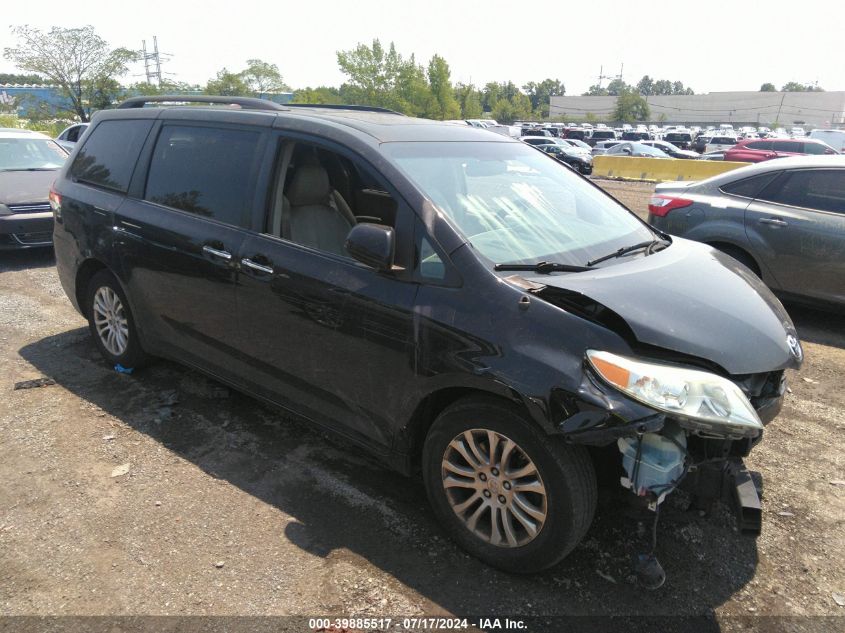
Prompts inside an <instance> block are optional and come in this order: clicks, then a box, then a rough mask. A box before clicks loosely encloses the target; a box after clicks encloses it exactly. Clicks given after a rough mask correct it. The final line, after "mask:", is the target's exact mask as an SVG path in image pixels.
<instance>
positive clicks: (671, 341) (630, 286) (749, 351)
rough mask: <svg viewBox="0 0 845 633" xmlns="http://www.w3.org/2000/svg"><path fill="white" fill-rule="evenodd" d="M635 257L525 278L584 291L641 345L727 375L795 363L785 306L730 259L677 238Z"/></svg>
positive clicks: (748, 272) (797, 363)
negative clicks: (710, 365) (592, 267)
mask: <svg viewBox="0 0 845 633" xmlns="http://www.w3.org/2000/svg"><path fill="white" fill-rule="evenodd" d="M634 257H635V258H631V259H629V258H627V257H626V258H624V259H623V260H622V261H620V262H618V263H613V262H609V264H610V265H607V266H605V267H604V268H601V269H597V270H596V271H595V272H593V271H587V272H581V273H553V274H551V275H531V276H526V277H525V278H526V279H528V280H529V281H531V282H534V283H537V284H543V285H545V286H553V287H557V288H562V289H565V290H568V291H574V292H577V293H580V294H582V295H585V296H586V297H589V298H591V299H592V300H594V301H597V302H599V303H601V304H602V305H604V306H606V307H607V308H609V309H610V310H613V311H614V312H616V313H617V314H618V315H619V316H621V317H622V318H623V319H624V320H625V321H626V322H627V324H628V325H629V326H630V328H631V330H632V331H633V333H634V336H636V338H637V340H638V341H640V342H641V343H646V344H649V345H654V346H658V347H662V348H664V349H669V350H673V351H676V352H681V353H683V354H688V355H691V356H696V357H699V358H704V359H707V360H709V361H712V362H714V363H716V364H718V365H719V366H721V367H723V368H724V369H725V370H726V371H728V372H729V373H730V374H734V375H737V374H752V373H761V372H769V371H774V370H777V369H782V368H785V367H797V366H798V365H800V359H799V358H797V357H796V355H795V354H794V353H793V352H792V351H791V349H790V346H789V344H788V343H787V336H788V335H792V336H795V338H796V340H797V334H796V332H795V326H794V325H793V324H792V321H791V319H790V318H789V315H788V314H787V313H786V310H784V308H783V306H782V305H781V303H780V301H778V300H777V298H776V297H775V296H774V295H773V294H772V293H771V291H770V290H769V289H768V288H766V286H765V285H763V283H762V282H761V281H760V280H759V279H758V278H757V277H756V276H755V275H754V274H753V273H751V272H750V271H749V270H747V269H746V268H745V267H744V266H742V265H741V264H739V263H738V262H737V261H736V260H734V259H733V258H731V257H729V256H728V255H725V254H724V253H722V252H720V251H717V250H715V249H713V248H711V247H710V246H707V245H705V244H699V243H698V242H691V241H689V240H684V239H680V238H673V243H672V245H671V246H670V247H669V248H666V249H664V250H662V251H659V252H657V253H655V254H653V255H649V256H647V257H643V256H642V254H641V252H640V253H638V254H636V255H635V256H634ZM623 262H624V263H623Z"/></svg>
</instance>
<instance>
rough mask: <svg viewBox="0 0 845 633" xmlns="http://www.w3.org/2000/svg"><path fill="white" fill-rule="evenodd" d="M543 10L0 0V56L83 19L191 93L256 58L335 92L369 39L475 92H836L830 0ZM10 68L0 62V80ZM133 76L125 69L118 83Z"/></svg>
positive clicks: (612, 3)
mask: <svg viewBox="0 0 845 633" xmlns="http://www.w3.org/2000/svg"><path fill="white" fill-rule="evenodd" d="M547 4H548V8H544V3H537V2H532V3H529V4H528V5H520V4H519V3H515V2H512V1H509V2H504V1H501V0H486V1H485V2H483V3H481V2H461V1H460V0H451V1H448V0H393V1H384V0H351V1H350V0H342V1H338V0H319V1H316V2H307V1H306V2H303V1H302V0H298V1H297V2H288V1H285V0H276V1H275V2H265V1H264V0H248V1H247V2H243V1H242V2H233V1H232V0H228V1H225V2H221V1H218V0H203V2H182V1H181V0H169V1H166V2H165V1H161V0H146V2H144V3H131V4H130V3H123V2H116V3H114V4H113V6H112V5H110V4H107V3H103V2H102V0H97V1H96V2H94V1H90V0H75V1H74V2H73V6H72V8H69V5H68V4H67V2H66V1H65V0H63V1H62V2H58V1H57V0H41V1H40V2H38V3H37V4H36V5H30V4H29V3H28V2H14V1H13V0H7V1H6V2H4V7H3V11H2V20H3V22H5V24H3V23H0V51H2V49H4V48H6V47H9V46H14V45H15V44H16V40H15V38H14V37H13V36H12V34H11V32H10V27H11V26H13V25H21V24H29V25H31V26H35V27H38V28H40V29H43V30H45V31H46V30H49V28H50V27H52V26H61V27H70V26H83V25H85V24H91V25H92V26H93V27H94V28H95V30H96V31H97V33H98V34H99V35H100V36H101V37H103V38H104V39H105V40H106V41H107V42H108V43H109V44H110V45H111V46H113V47H118V46H122V47H126V48H131V49H140V48H141V41H142V40H147V46H148V47H149V48H151V47H152V39H153V36H154V35H155V36H157V37H158V43H159V50H161V51H162V52H164V53H169V54H170V56H169V58H168V61H166V63H165V64H164V65H163V67H162V71H163V72H164V73H166V74H165V76H166V77H169V78H171V79H173V80H175V81H185V82H188V83H199V84H203V85H204V84H205V83H206V81H208V79H209V78H211V77H213V76H214V75H215V74H216V73H217V71H218V70H220V69H221V68H223V67H226V68H228V69H229V70H230V71H235V72H237V71H240V70H242V69H243V68H244V66H245V64H246V60H247V59H251V58H258V59H263V60H265V61H268V62H271V63H274V64H276V65H277V66H278V67H279V69H280V71H281V73H282V75H283V76H284V79H285V81H286V82H287V83H288V84H289V85H291V86H293V87H294V88H303V87H306V86H310V87H315V86H318V85H330V86H339V85H340V84H341V83H342V82H343V81H344V75H343V74H342V73H341V72H340V70H339V69H338V65H337V57H336V52H337V51H339V50H348V49H352V48H354V47H355V46H356V45H357V44H358V43H362V42H363V43H367V44H370V43H371V42H372V40H373V39H374V38H378V39H379V40H381V42H382V44H385V45H387V44H388V43H389V42H394V43H395V44H396V48H397V50H398V51H399V53H401V54H402V55H403V56H404V57H409V56H410V55H411V54H412V53H413V54H415V55H416V59H417V62H419V63H423V64H427V63H428V60H429V59H430V58H431V56H432V55H434V54H438V55H440V56H442V57H444V58H445V59H446V61H447V62H448V63H449V66H450V68H451V73H452V81H453V82H459V81H460V82H463V83H473V84H475V85H476V86H483V85H484V84H485V83H487V82H489V81H513V82H514V83H515V84H517V85H518V86H522V85H524V84H525V83H527V82H529V81H542V80H543V79H546V78H552V79H560V80H561V81H563V83H564V85H565V86H566V93H567V94H581V93H582V92H584V91H586V90H587V89H588V88H589V86H590V85H592V84H595V83H596V82H597V80H598V76H599V74H600V71H601V68H602V67H603V69H604V70H603V74H604V75H609V76H615V75H618V74H619V73H620V71H622V73H623V79H624V80H625V81H627V82H629V83H636V82H637V81H638V80H639V79H640V78H641V77H642V76H643V75H646V74H647V75H649V76H650V77H651V78H652V79H669V80H673V81H676V80H677V81H682V82H683V83H684V84H685V85H686V86H690V87H692V88H693V89H694V90H695V91H696V92H699V93H703V92H717V91H732V90H758V89H759V88H760V85H761V84H762V83H764V82H771V83H774V84H775V85H776V86H777V87H778V88H780V87H781V86H782V85H783V84H785V83H786V82H789V81H797V82H801V83H815V82H818V85H819V86H821V87H823V88H824V89H826V90H845V62H843V58H842V53H841V46H842V43H843V37H845V31H843V26H842V25H843V24H845V19H843V18H845V2H842V1H841V0H826V1H819V0H804V1H803V2H801V3H789V4H788V5H787V4H786V3H785V2H783V3H781V2H780V1H779V0H775V1H773V2H765V3H759V2H748V1H744V0H733V1H732V2H723V1H721V0H708V1H706V2H703V1H700V0H699V1H697V2H691V1H689V0H673V1H664V0H652V1H650V2H647V3H644V2H639V3H638V2H632V1H631V0H628V1H627V2H617V1H616V0H604V1H603V2H598V3H594V4H592V5H585V4H582V3H577V4H572V3H564V2H560V1H559V0H558V1H554V0H553V1H552V2H548V3H547ZM781 5H782V6H781ZM130 6H131V10H130V9H129V7H130ZM523 6H524V7H525V8H521V7H523ZM589 6H592V7H594V8H593V9H590V8H589ZM623 64H624V68H623ZM16 70H17V69H15V68H14V66H13V65H12V64H11V62H10V61H8V60H6V59H5V58H2V59H0V72H15V71H16ZM142 79H143V65H142V64H141V63H137V64H134V65H133V66H132V67H131V69H130V72H129V73H128V74H127V75H126V76H125V77H123V78H122V81H123V82H124V83H133V82H135V81H140V80H142ZM607 82H608V79H605V80H604V84H605V85H606V84H607Z"/></svg>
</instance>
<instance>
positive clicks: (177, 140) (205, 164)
mask: <svg viewBox="0 0 845 633" xmlns="http://www.w3.org/2000/svg"><path fill="white" fill-rule="evenodd" d="M259 138H260V133H259V132H251V131H243V130H229V129H220V128H206V127H192V126H176V125H173V126H165V127H163V128H162V130H161V133H160V134H159V137H158V140H157V141H156V146H155V150H154V151H153V157H152V161H151V162H150V171H149V174H148V175H147V188H146V192H145V194H144V199H145V200H149V201H150V202H155V203H156V204H161V205H164V206H167V207H172V208H174V209H180V210H182V211H187V212H188V213H195V214H197V215H201V216H204V217H207V218H212V219H214V220H218V221H220V222H225V223H226V224H231V225H234V226H241V225H243V215H244V210H245V208H246V205H247V202H248V200H247V199H248V198H249V196H250V191H251V190H252V188H251V187H250V174H251V173H252V167H253V162H254V160H255V156H256V150H257V149H258V141H259Z"/></svg>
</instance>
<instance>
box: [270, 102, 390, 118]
mask: <svg viewBox="0 0 845 633" xmlns="http://www.w3.org/2000/svg"><path fill="white" fill-rule="evenodd" d="M285 107H286V108H320V109H326V110H356V111H358V112H384V113H386V114H398V115H399V116H404V115H403V114H402V113H401V112H397V111H396V110H388V109H387V108H379V107H377V106H365V105H344V104H341V103H286V104H285Z"/></svg>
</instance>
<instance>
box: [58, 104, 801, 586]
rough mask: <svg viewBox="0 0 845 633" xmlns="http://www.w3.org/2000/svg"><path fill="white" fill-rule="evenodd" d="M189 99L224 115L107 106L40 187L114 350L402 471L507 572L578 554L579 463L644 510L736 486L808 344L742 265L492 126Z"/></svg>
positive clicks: (459, 532)
mask: <svg viewBox="0 0 845 633" xmlns="http://www.w3.org/2000/svg"><path fill="white" fill-rule="evenodd" d="M190 99H191V101H192V102H198V103H210V104H218V105H228V104H236V105H238V106H239V108H238V109H234V108H228V107H196V106H191V105H179V106H174V107H167V106H166V104H167V103H172V102H174V101H175V102H185V96H184V95H182V96H171V97H166V96H164V97H136V98H132V99H129V100H128V101H126V102H125V103H124V104H122V105H121V106H120V107H119V108H117V109H113V110H101V111H100V112H98V113H97V114H96V115H95V116H94V121H93V123H92V125H91V128H90V129H89V130H88V132H87V133H86V135H85V138H84V139H83V142H82V144H81V145H80V147H79V148H77V149H76V150H75V152H74V159H73V161H71V163H70V164H69V165H67V166H66V167H65V168H64V169H63V170H62V172H61V174H60V175H59V177H58V179H57V180H56V183H55V186H54V189H53V192H52V194H51V200H52V202H53V205H54V207H53V208H54V211H55V218H56V223H55V250H56V260H57V270H58V275H59V279H60V280H61V283H62V286H63V287H64V289H65V291H66V293H67V296H68V298H69V299H70V301H71V302H72V303H73V304H74V305H75V306H76V307H77V309H78V310H79V311H80V312H81V313H82V314H83V315H84V316H85V317H86V318H87V319H88V321H89V329H90V332H91V335H92V338H93V341H94V344H95V345H96V347H97V348H98V350H99V352H100V354H101V355H102V356H103V358H104V359H105V361H106V363H107V364H108V365H109V366H110V367H112V366H114V365H117V364H120V365H122V366H123V367H128V368H133V367H140V366H142V365H143V363H144V362H145V361H148V360H149V359H150V357H151V356H162V357H166V358H170V359H173V360H175V361H178V362H180V363H183V364H185V365H188V366H190V367H193V368H195V369H197V370H199V371H202V372H206V373H208V374H209V375H211V376H213V377H214V378H215V379H216V380H219V381H222V382H224V383H226V384H228V385H231V386H232V387H233V388H235V389H238V390H241V391H244V392H246V393H249V394H252V395H255V396H257V397H259V398H261V399H262V401H264V402H266V403H268V404H272V405H275V406H278V407H280V408H282V409H284V410H287V411H288V412H289V413H291V414H295V415H297V416H299V417H300V418H302V419H303V420H305V421H307V422H309V423H313V424H316V425H319V426H321V427H324V428H326V429H329V430H331V431H334V432H336V433H338V434H340V435H341V437H343V438H344V441H345V442H347V443H348V444H350V445H358V446H363V447H365V448H367V449H369V450H371V451H372V452H373V453H374V454H375V455H377V456H378V457H379V458H380V459H381V460H382V461H383V462H384V463H385V464H387V465H389V466H391V467H394V468H396V469H398V470H399V471H401V472H403V473H406V474H409V475H410V474H414V473H419V472H421V476H422V480H423V482H424V485H425V488H426V492H427V494H428V497H429V499H430V502H431V505H432V508H433V510H434V513H435V515H436V516H437V517H438V519H439V520H440V521H441V522H442V523H443V525H444V526H445V529H446V530H447V531H448V533H449V534H451V535H452V537H453V538H454V539H455V540H456V541H457V543H459V544H460V545H461V546H462V547H463V548H465V549H466V550H467V551H468V552H471V553H472V554H474V555H475V556H477V557H478V558H480V559H482V560H484V561H486V562H487V563H489V564H491V565H495V566H498V567H500V568H503V569H507V570H511V571H517V572H522V573H527V572H533V571H536V570H539V569H543V568H547V567H549V566H551V565H553V564H555V563H556V562H557V561H559V560H560V559H561V558H563V557H564V556H566V555H567V554H568V553H569V552H570V551H572V549H573V548H574V547H575V546H576V545H577V544H578V542H579V541H580V540H581V539H582V538H583V536H584V534H585V533H586V531H587V529H588V527H589V525H590V522H591V520H592V517H593V513H594V510H595V507H596V489H597V484H596V469H600V472H602V473H603V474H605V475H607V479H615V480H616V481H619V472H624V473H625V478H624V482H625V484H624V485H625V486H626V487H630V488H631V489H632V490H633V492H634V493H635V494H636V495H637V496H638V497H639V498H641V499H644V500H646V501H649V502H651V503H652V504H653V507H655V508H656V507H657V505H658V504H659V503H660V502H661V501H662V500H663V498H664V497H665V496H666V495H667V494H670V493H671V492H672V491H673V490H674V489H675V488H676V487H677V486H679V485H686V486H688V487H689V489H690V492H691V493H694V494H696V495H715V496H719V494H720V491H721V490H722V489H723V488H725V489H726V490H728V491H729V492H731V491H733V492H736V491H737V490H739V489H740V488H739V487H740V486H743V485H744V484H743V483H742V482H743V481H745V480H744V479H742V475H741V473H742V472H744V471H743V470H742V463H741V462H742V457H743V456H745V455H747V454H748V452H749V451H750V450H751V449H752V447H753V446H754V445H755V444H756V442H757V441H758V440H759V438H760V437H761V435H762V432H763V428H764V424H765V423H766V422H768V421H769V420H770V419H772V418H773V417H774V416H775V414H776V413H777V411H778V410H779V409H780V406H781V402H782V399H783V395H784V391H785V384H784V370H786V369H787V368H796V367H798V366H799V365H800V362H801V348H800V344H799V343H798V339H797V334H796V332H795V328H794V326H793V325H792V323H791V321H790V319H789V316H788V315H787V313H786V312H785V311H784V309H783V307H782V306H781V305H780V303H779V302H778V301H777V300H776V299H775V298H774V297H773V295H772V294H771V293H770V292H769V291H768V290H767V289H766V287H765V286H764V285H763V284H762V283H761V282H760V281H759V280H757V279H756V278H755V277H754V276H752V275H750V274H748V271H747V270H746V269H745V268H743V267H742V266H740V265H739V264H737V263H736V262H735V260H733V259H732V258H730V257H727V256H724V255H722V254H721V253H719V252H718V251H716V250H714V249H712V248H710V247H708V246H704V245H701V244H697V243H695V242H690V241H687V240H684V239H675V238H670V237H669V236H667V235H666V234H665V233H663V232H660V231H658V230H656V229H654V228H652V227H650V226H649V225H647V224H646V223H645V222H643V221H641V220H640V219H639V218H637V216H636V215H634V214H633V213H631V212H630V211H629V210H627V209H625V208H624V207H622V206H621V205H620V204H619V203H617V202H616V201H615V200H614V199H613V198H611V197H610V196H608V195H607V194H605V193H604V192H603V191H602V190H601V189H600V188H598V187H597V186H595V185H593V184H592V183H591V182H589V180H587V179H584V178H582V177H579V176H577V175H576V174H573V173H571V170H570V169H568V168H567V167H565V166H564V165H562V164H560V163H559V162H557V161H554V160H550V159H549V158H548V157H547V156H543V155H542V154H541V153H540V152H538V151H536V150H535V149H534V148H531V147H528V146H527V145H526V144H525V143H522V142H519V141H516V140H513V139H509V138H507V137H505V136H502V135H499V134H495V133H492V132H487V131H485V130H478V129H473V128H470V127H469V126H457V125H450V124H443V123H440V122H435V121H425V120H421V119H409V118H407V117H405V116H402V115H399V114H396V113H393V112H390V111H385V110H381V109H378V108H368V107H363V106H358V107H355V106H291V105H286V106H281V105H278V104H275V103H272V102H268V101H262V100H258V99H248V98H238V97H203V96H196V97H191V98H190ZM156 105H159V106H160V107H155V106H156ZM649 149H651V148H649ZM653 151H656V150H653ZM362 362H365V363H366V371H362V370H361V364H362ZM140 379H143V374H141V375H140ZM588 447H590V448H588ZM690 463H694V464H695V465H696V477H689V478H687V479H684V475H685V474H686V473H687V471H688V468H687V467H688V466H689V464H690ZM602 464H606V465H605V466H602ZM738 473H739V474H738ZM351 476H354V473H353V474H351ZM682 480H683V481H682ZM708 485H709V487H708ZM702 486H704V487H702ZM742 490H743V491H744V495H743V496H742V498H743V499H749V500H750V501H753V499H751V497H753V495H754V486H751V489H750V490H746V488H742ZM758 514H759V509H758ZM631 539H632V540H633V539H639V536H638V535H637V534H636V530H631ZM691 556H692V555H691Z"/></svg>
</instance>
